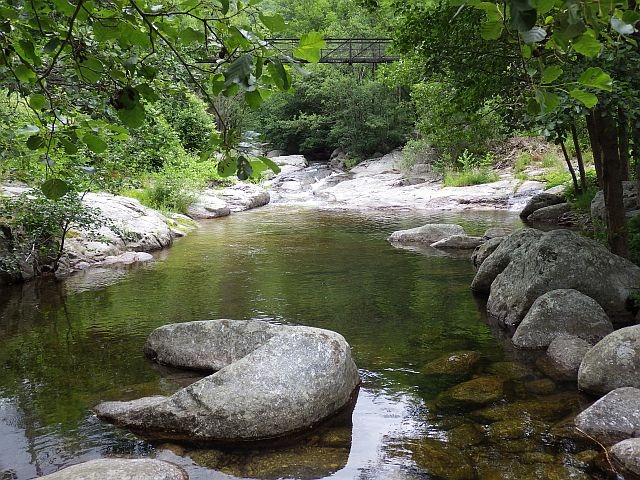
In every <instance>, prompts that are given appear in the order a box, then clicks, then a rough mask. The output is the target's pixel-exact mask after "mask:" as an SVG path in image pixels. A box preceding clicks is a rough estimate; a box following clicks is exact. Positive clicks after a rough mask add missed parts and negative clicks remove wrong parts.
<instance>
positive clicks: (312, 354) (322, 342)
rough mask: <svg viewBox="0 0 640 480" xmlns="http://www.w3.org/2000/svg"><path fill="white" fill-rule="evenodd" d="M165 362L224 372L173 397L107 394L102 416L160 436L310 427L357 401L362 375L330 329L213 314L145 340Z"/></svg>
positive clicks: (212, 436) (219, 438) (225, 438)
mask: <svg viewBox="0 0 640 480" xmlns="http://www.w3.org/2000/svg"><path fill="white" fill-rule="evenodd" d="M145 353H146V354H147V356H149V357H151V358H153V359H155V360H157V361H158V362H160V363H166V364H170V365H172V366H177V367H185V368H193V369H200V370H217V372H216V373H214V374H212V375H209V376H207V377H205V378H203V379H202V380H199V381H197V382H195V383H193V384H191V385H190V386H188V387H186V388H184V389H182V390H179V391H178V392H176V393H175V394H174V395H172V396H170V397H146V398H141V399H138V400H134V401H131V402H105V403H101V404H100V405H98V406H97V407H96V408H95V410H96V413H97V415H98V417H100V418H102V419H104V420H107V421H109V422H111V423H115V424H116V425H120V426H124V427H127V428H129V429H131V430H133V431H135V432H137V433H140V434H142V435H145V436H149V437H153V438H162V439H188V440H199V441H213V442H221V443H222V442H224V443H233V442H237V443H242V442H252V441H259V440H265V439H271V438H277V437H283V436H287V435H291V434H293V433H296V432H301V431H304V430H306V429H308V428H310V427H312V426H315V425H316V424H318V423H320V422H321V421H323V420H325V419H326V418H328V417H330V416H332V415H333V414H334V413H336V412H337V411H339V410H341V409H343V408H346V407H347V406H349V405H351V402H352V400H353V395H354V393H355V391H356V389H357V387H358V384H359V382H360V379H359V375H358V370H357V368H356V366H355V364H354V363H353V360H352V358H351V350H350V347H349V345H348V344H347V342H346V341H345V340H344V338H343V337H342V336H341V335H339V334H337V333H335V332H331V331H329V330H322V329H318V328H311V327H289V326H282V325H271V324H268V323H266V322H261V321H256V320H251V321H235V320H211V321H204V322H188V323H181V324H172V325H166V326H164V327H160V328H158V329H156V330H155V331H154V332H153V333H152V334H151V335H150V336H149V339H148V341H147V343H146V345H145Z"/></svg>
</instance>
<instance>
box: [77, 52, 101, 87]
mask: <svg viewBox="0 0 640 480" xmlns="http://www.w3.org/2000/svg"><path fill="white" fill-rule="evenodd" d="M78 71H79V73H80V77H82V79H83V80H84V81H85V82H88V83H97V82H98V81H99V80H100V79H101V78H102V74H103V73H104V66H103V65H102V62H101V61H100V60H98V59H97V58H96V57H89V58H87V59H86V60H84V61H83V62H79V63H78Z"/></svg>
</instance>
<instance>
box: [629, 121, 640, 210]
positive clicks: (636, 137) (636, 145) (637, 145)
mask: <svg viewBox="0 0 640 480" xmlns="http://www.w3.org/2000/svg"><path fill="white" fill-rule="evenodd" d="M632 125H633V124H632ZM631 141H632V142H633V148H632V151H631V152H632V156H633V167H634V172H635V177H636V184H637V186H638V187H637V188H638V192H640V128H634V127H632V128H631ZM637 202H638V208H640V195H638V201H637Z"/></svg>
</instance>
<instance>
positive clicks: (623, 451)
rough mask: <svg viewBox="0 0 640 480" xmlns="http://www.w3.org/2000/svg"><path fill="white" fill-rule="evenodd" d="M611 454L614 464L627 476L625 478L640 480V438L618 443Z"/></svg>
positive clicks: (612, 448)
mask: <svg viewBox="0 0 640 480" xmlns="http://www.w3.org/2000/svg"><path fill="white" fill-rule="evenodd" d="M609 452H610V454H611V457H612V459H613V462H614V463H615V464H616V466H617V467H618V468H620V469H621V470H622V473H623V474H625V478H627V477H628V478H629V479H638V478H640V438H630V439H628V440H623V441H622V442H620V443H616V444H615V445H614V446H613V447H611V450H610V451H609Z"/></svg>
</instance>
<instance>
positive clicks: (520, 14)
mask: <svg viewBox="0 0 640 480" xmlns="http://www.w3.org/2000/svg"><path fill="white" fill-rule="evenodd" d="M509 6H510V7H511V18H510V21H511V25H512V26H513V27H514V28H516V29H517V30H518V31H519V32H521V33H524V32H527V31H529V30H531V29H532V28H533V27H534V25H535V24H536V20H537V19H538V14H537V12H536V9H535V8H533V7H532V6H531V5H530V4H529V1H528V0H511V1H510V2H509Z"/></svg>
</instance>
